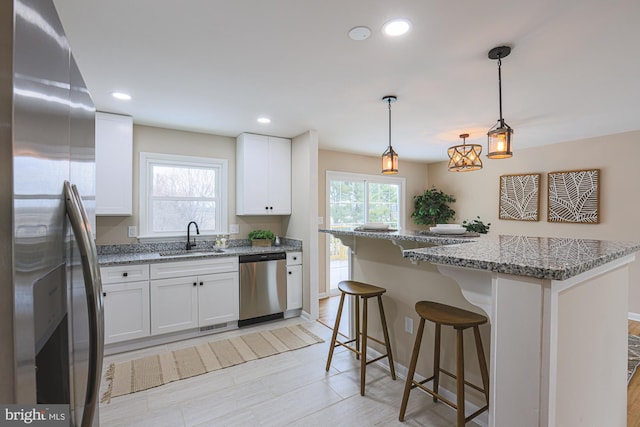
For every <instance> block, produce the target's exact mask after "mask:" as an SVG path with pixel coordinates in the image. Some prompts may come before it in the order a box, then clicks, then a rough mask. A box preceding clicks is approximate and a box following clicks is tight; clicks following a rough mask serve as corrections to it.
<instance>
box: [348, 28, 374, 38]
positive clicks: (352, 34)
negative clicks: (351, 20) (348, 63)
mask: <svg viewBox="0 0 640 427" xmlns="http://www.w3.org/2000/svg"><path fill="white" fill-rule="evenodd" d="M370 35H371V30H370V29H368V28H367V27H354V28H352V29H351V30H350V31H349V38H350V39H351V40H356V41H360V40H366V39H368V38H369V36H370Z"/></svg>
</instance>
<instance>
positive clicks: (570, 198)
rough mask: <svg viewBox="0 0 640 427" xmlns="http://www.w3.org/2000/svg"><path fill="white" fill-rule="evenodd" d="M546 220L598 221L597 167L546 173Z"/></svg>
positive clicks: (596, 222) (598, 191)
mask: <svg viewBox="0 0 640 427" xmlns="http://www.w3.org/2000/svg"><path fill="white" fill-rule="evenodd" d="M548 210H549V214H548V217H547V221H549V222H573V223H585V224H598V223H599V222H600V169H589V170H577V171H562V172H550V173H549V204H548Z"/></svg>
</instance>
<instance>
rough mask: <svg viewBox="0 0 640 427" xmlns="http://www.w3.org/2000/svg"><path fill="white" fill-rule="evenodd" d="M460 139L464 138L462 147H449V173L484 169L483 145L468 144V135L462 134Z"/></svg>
mask: <svg viewBox="0 0 640 427" xmlns="http://www.w3.org/2000/svg"><path fill="white" fill-rule="evenodd" d="M460 138H462V145H454V146H453V147H449V150H448V151H447V153H448V154H449V172H471V171H477V170H479V169H482V160H481V159H480V154H481V153H482V145H480V144H467V143H466V138H469V134H468V133H463V134H461V135H460Z"/></svg>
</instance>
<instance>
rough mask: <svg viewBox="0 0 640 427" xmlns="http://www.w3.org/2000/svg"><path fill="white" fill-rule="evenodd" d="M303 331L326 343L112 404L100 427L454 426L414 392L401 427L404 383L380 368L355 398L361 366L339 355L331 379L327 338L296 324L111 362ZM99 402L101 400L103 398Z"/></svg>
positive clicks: (441, 409)
mask: <svg viewBox="0 0 640 427" xmlns="http://www.w3.org/2000/svg"><path fill="white" fill-rule="evenodd" d="M298 323H300V324H303V325H304V326H305V327H307V328H308V329H309V330H310V331H312V332H313V333H315V334H316V335H318V336H320V337H321V338H323V339H324V340H325V342H324V343H321V344H316V345H312V346H310V347H305V348H302V349H299V350H295V351H291V352H286V353H281V354H278V355H275V356H271V357H266V358H264V359H258V360H255V361H251V362H247V363H244V364H241V365H236V366H232V367H229V368H226V369H221V370H218V371H214V372H210V373H208V374H204V375H200V376H197V377H193V378H189V379H185V380H181V381H176V382H173V383H169V384H166V385H163V386H161V387H157V388H154V389H150V390H146V391H142V392H139V393H134V394H130V395H126V396H121V397H116V398H114V399H112V401H111V403H108V404H101V405H100V425H101V426H102V427H110V426H154V427H157V426H167V427H173V426H176V427H179V426H189V427H192V426H193V427H195V426H216V427H218V426H234V427H235V426H252V427H253V426H305V427H306V426H394V425H398V426H429V427H436V426H443V427H444V426H451V425H454V424H455V413H454V412H453V410H451V409H450V408H448V407H447V406H446V405H444V404H442V403H433V402H432V400H431V399H430V398H428V397H427V395H426V394H423V393H420V392H417V391H414V392H412V393H411V396H410V399H409V406H408V408H407V415H406V418H405V422H404V423H400V422H399V421H398V411H399V408H400V402H401V399H402V392H403V389H404V381H403V379H402V378H398V379H397V380H396V381H393V380H392V379H391V377H390V375H389V373H388V372H387V371H386V370H384V369H383V368H381V367H379V366H377V365H375V364H372V365H369V366H368V367H367V385H366V396H364V397H363V396H360V392H359V381H360V376H359V375H360V374H359V362H358V361H356V359H355V357H354V355H353V353H351V352H349V351H348V350H346V349H343V348H338V349H336V352H335V353H334V358H333V363H332V366H331V369H330V371H329V372H325V364H326V360H327V354H328V351H329V341H330V340H331V330H330V329H329V328H327V327H325V326H323V325H321V324H320V323H318V322H306V321H304V320H302V319H300V318H293V319H287V320H283V321H280V322H275V323H269V324H262V325H257V326H254V327H250V328H243V329H241V330H234V331H229V332H225V333H221V334H216V335H208V336H205V337H200V338H196V339H192V340H188V341H182V342H178V343H171V344H166V345H162V346H157V347H153V348H149V349H144V350H138V351H132V352H128V353H121V354H116V355H112V356H108V357H106V358H105V365H104V366H105V370H106V367H107V366H108V365H109V363H111V362H118V361H122V360H128V359H133V358H137V357H142V356H146V355H149V354H156V353H159V352H163V351H168V350H172V349H175V348H179V347H186V346H190V345H193V343H194V342H199V341H212V340H218V339H224V338H228V337H230V336H235V335H241V334H245V333H247V332H248V331H254V330H262V329H273V328H276V327H279V326H284V325H291V324H298ZM105 388H106V384H105V383H104V381H103V384H102V391H104V389H105ZM100 395H102V392H101V394H100Z"/></svg>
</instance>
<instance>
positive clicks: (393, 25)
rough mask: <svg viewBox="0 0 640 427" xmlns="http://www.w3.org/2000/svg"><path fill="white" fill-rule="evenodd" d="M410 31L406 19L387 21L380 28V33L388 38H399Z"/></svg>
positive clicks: (409, 25)
mask: <svg viewBox="0 0 640 427" xmlns="http://www.w3.org/2000/svg"><path fill="white" fill-rule="evenodd" d="M410 29H411V22H409V20H408V19H404V18H398V19H392V20H391V21H388V22H387V23H386V24H384V26H383V27H382V31H384V33H385V34H386V35H388V36H401V35H403V34H405V33H406V32H407V31H409V30H410Z"/></svg>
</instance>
